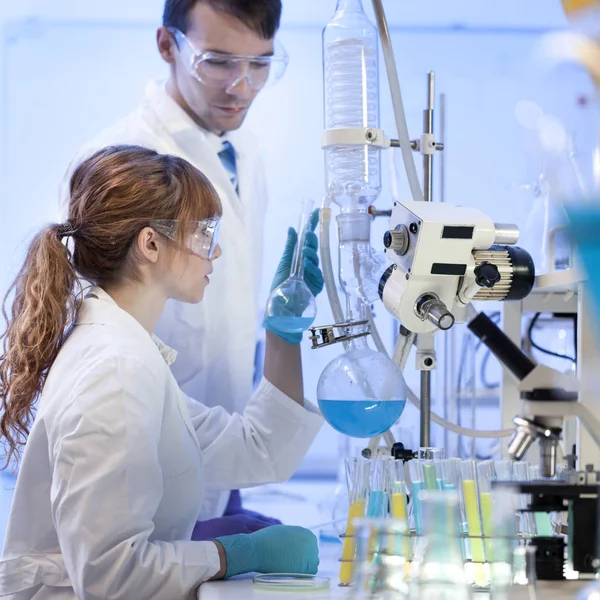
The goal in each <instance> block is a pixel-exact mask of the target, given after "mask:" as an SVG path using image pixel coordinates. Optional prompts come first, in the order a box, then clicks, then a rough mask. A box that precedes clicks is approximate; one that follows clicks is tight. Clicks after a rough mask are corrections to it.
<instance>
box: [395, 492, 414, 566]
mask: <svg viewBox="0 0 600 600" xmlns="http://www.w3.org/2000/svg"><path fill="white" fill-rule="evenodd" d="M392 517H393V518H394V519H400V520H401V521H404V523H405V524H406V526H407V531H406V534H407V535H408V511H407V510H406V494H401V493H396V494H392ZM402 538H403V539H402V556H404V558H406V560H409V559H410V544H409V542H408V537H406V535H404V536H402ZM390 541H391V540H390Z"/></svg>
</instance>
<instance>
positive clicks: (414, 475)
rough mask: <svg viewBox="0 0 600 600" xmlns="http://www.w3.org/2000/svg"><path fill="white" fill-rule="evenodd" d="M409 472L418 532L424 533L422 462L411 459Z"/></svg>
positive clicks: (414, 516) (411, 498) (413, 510)
mask: <svg viewBox="0 0 600 600" xmlns="http://www.w3.org/2000/svg"><path fill="white" fill-rule="evenodd" d="M408 472H409V475H410V502H411V505H412V514H413V520H414V526H415V532H416V533H417V534H422V533H423V508H422V506H421V500H420V499H419V494H420V492H421V491H423V489H425V484H424V483H423V474H422V472H421V463H420V461H418V460H411V461H410V462H409V463H408Z"/></svg>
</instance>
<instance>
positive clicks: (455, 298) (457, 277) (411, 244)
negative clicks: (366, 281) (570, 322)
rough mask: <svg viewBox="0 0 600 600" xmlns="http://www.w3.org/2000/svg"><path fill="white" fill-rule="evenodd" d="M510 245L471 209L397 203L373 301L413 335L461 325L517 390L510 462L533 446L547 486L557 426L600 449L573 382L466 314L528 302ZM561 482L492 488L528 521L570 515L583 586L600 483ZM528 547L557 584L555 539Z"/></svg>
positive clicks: (523, 272)
mask: <svg viewBox="0 0 600 600" xmlns="http://www.w3.org/2000/svg"><path fill="white" fill-rule="evenodd" d="M518 235H519V232H518V229H517V227H516V226H511V225H497V224H495V223H493V221H491V219H489V217H487V216H486V215H485V214H483V213H482V212H480V211H478V210H476V209H473V208H466V207H459V206H453V205H450V204H446V203H435V204H433V203H427V202H398V203H396V204H395V205H394V208H393V211H392V215H391V219H390V227H389V230H388V231H387V232H386V233H385V235H384V245H385V247H386V253H387V255H388V256H389V257H391V258H392V260H393V261H394V264H393V265H392V266H391V267H389V268H388V270H387V271H386V272H385V273H384V275H383V277H382V278H381V282H380V286H379V293H380V297H381V299H382V300H383V303H384V305H385V306H386V308H387V309H388V311H390V312H391V313H392V314H393V315H394V316H395V317H396V318H397V319H398V320H399V321H400V322H401V323H402V325H403V326H404V327H405V328H406V329H408V330H410V331H412V332H414V333H417V334H418V335H432V334H434V333H435V332H437V331H439V330H442V331H443V330H447V329H449V328H451V327H452V326H453V325H454V323H455V322H466V323H468V325H467V326H468V328H469V330H470V331H471V332H472V333H473V334H474V335H475V336H476V337H477V338H478V339H479V340H481V342H482V343H483V344H484V345H485V346H487V347H488V348H489V349H490V351H491V352H492V353H493V354H494V355H495V356H496V358H497V359H498V360H499V361H500V363H501V364H502V365H503V366H504V367H505V368H506V369H508V370H509V371H510V372H511V373H512V374H513V375H514V376H515V377H516V379H517V380H518V381H519V391H520V393H521V399H522V411H521V415H519V416H517V417H515V419H514V423H515V425H516V429H515V433H514V434H513V435H512V437H511V438H510V440H509V443H508V453H509V455H510V456H511V458H512V459H513V460H521V459H522V458H523V457H524V456H525V453H526V452H527V450H528V449H529V448H530V447H531V445H532V444H533V442H534V441H536V440H537V441H538V443H539V449H540V455H539V462H540V473H541V475H542V477H545V478H551V477H553V476H554V475H555V473H556V461H557V453H558V446H559V442H560V440H561V433H562V430H563V423H564V420H565V419H566V418H570V417H578V418H579V419H580V421H581V423H582V425H583V426H584V427H585V428H586V429H587V430H588V431H589V433H590V435H591V436H592V438H593V439H594V441H595V442H596V443H597V444H598V445H599V446H600V420H598V419H597V418H596V417H595V415H593V414H592V413H591V412H590V411H589V410H588V409H587V408H586V407H585V406H584V405H582V404H581V403H580V402H579V401H578V397H579V382H578V381H577V379H576V378H575V377H572V376H570V375H566V374H564V373H560V372H559V371H556V370H554V369H551V368H549V367H546V366H543V365H536V364H535V363H534V362H533V361H532V360H531V359H530V358H529V357H528V356H527V355H525V354H524V353H523V352H522V351H521V350H520V348H518V347H517V346H516V345H515V344H514V343H513V342H512V341H511V340H510V339H509V338H508V336H507V335H506V334H504V332H503V331H502V330H501V329H500V328H499V327H498V326H497V325H496V324H495V323H494V322H493V321H492V320H491V319H489V318H488V317H487V316H486V315H485V314H483V313H479V314H477V313H476V311H475V310H474V309H473V308H472V306H470V303H471V302H472V301H481V300H495V301H504V300H511V299H515V300H518V299H522V298H524V297H526V296H527V295H528V294H529V293H530V292H531V290H532V288H533V284H534V281H535V269H534V265H533V261H532V260H531V257H530V256H529V254H528V253H527V252H526V251H525V250H523V249H522V248H519V247H517V246H515V244H516V242H517V241H518ZM473 315H476V316H474V317H473ZM422 417H423V415H422ZM425 418H427V416H425ZM567 477H568V479H567V480H566V481H555V480H549V479H547V480H541V481H534V482H503V483H498V485H500V486H511V487H512V488H517V489H516V491H517V492H519V493H523V494H527V495H528V496H529V498H530V499H531V500H530V505H529V508H528V509H527V510H528V511H532V512H540V511H541V512H555V511H556V512H562V511H565V510H566V511H567V512H568V538H569V567H570V570H571V571H572V572H577V573H578V574H579V577H582V576H583V577H585V576H586V575H588V576H589V575H592V574H594V573H596V571H597V569H598V567H600V557H599V556H598V552H597V542H598V541H599V540H600V536H599V535H598V520H599V519H598V517H599V516H600V515H599V514H598V507H597V504H598V493H599V491H600V487H599V484H600V474H598V473H596V472H595V471H594V469H593V466H591V465H588V466H587V467H586V469H585V471H583V472H576V471H574V470H572V471H569V472H568V474H567ZM532 544H535V545H536V546H537V550H536V567H537V571H538V577H539V578H540V579H563V578H564V571H565V569H564V541H563V538H562V537H548V538H542V537H538V538H534V539H533V540H532Z"/></svg>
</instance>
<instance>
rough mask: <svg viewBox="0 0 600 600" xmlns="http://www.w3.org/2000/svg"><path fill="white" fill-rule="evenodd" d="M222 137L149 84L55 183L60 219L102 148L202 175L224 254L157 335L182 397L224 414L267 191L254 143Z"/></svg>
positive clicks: (243, 332) (247, 323) (251, 318)
mask: <svg viewBox="0 0 600 600" xmlns="http://www.w3.org/2000/svg"><path fill="white" fill-rule="evenodd" d="M223 139H227V140H229V141H230V142H231V143H232V144H233V146H234V148H235V149H236V153H237V172H238V184H239V195H238V194H237V193H236V191H235V189H234V187H233V186H232V184H231V181H230V179H229V173H228V172H227V171H226V170H225V168H224V167H223V165H222V164H221V161H220V159H219V156H218V152H219V150H220V149H221V144H222V141H223ZM223 139H221V138H219V137H217V136H216V135H214V134H212V133H210V132H207V131H204V130H203V129H201V128H200V127H198V125H197V124H196V123H195V122H194V121H193V120H192V119H191V118H190V116H189V115H188V114H187V113H186V112H185V111H184V110H183V109H182V108H181V107H180V106H178V105H177V103H176V102H175V101H174V100H173V99H172V98H171V97H170V96H169V95H168V94H167V92H166V91H165V86H164V83H161V82H155V81H151V82H150V83H149V84H148V86H147V88H146V93H145V96H144V98H143V100H142V102H141V103H140V105H139V106H138V107H137V108H136V109H135V110H134V111H133V112H131V113H130V114H129V115H127V116H126V117H124V118H123V119H121V120H120V121H118V122H116V123H114V124H112V125H111V126H110V127H108V128H107V129H105V130H104V131H103V132H101V133H100V134H99V135H98V136H96V137H95V138H94V139H93V140H91V141H90V142H89V143H87V144H85V145H84V146H83V147H82V148H81V149H80V151H79V152H78V153H77V155H76V156H75V158H74V159H73V161H72V163H71V165H70V167H69V169H68V172H67V174H66V175H65V178H64V181H63V184H62V186H61V217H62V219H66V218H67V214H68V204H69V179H70V177H71V174H72V173H73V170H74V169H75V168H76V167H77V166H78V165H79V164H80V163H81V162H82V161H83V160H84V159H86V158H88V157H89V156H90V155H91V154H93V153H94V152H96V151H97V150H99V149H100V148H103V147H105V146H110V145H114V144H137V145H140V146H145V147H147V148H152V149H153V150H156V151H158V152H161V153H163V154H174V155H176V156H180V157H182V158H184V159H186V160H187V161H189V162H190V163H191V164H193V165H194V166H195V167H196V168H198V169H200V171H202V172H203V173H204V174H205V175H206V176H207V177H208V179H209V180H210V181H211V183H212V184H213V186H214V187H215V189H216V190H217V192H218V194H219V197H220V198H221V203H222V205H223V218H222V220H221V230H220V239H221V247H222V248H223V255H222V256H221V258H219V261H218V263H217V264H216V265H215V270H214V272H213V274H212V276H211V278H210V279H211V284H210V292H209V293H208V294H207V295H206V298H205V299H204V300H203V301H202V302H201V303H200V304H184V303H181V302H175V301H174V300H170V301H169V302H167V306H166V307H165V310H164V312H163V314H162V317H161V318H160V320H159V322H158V325H157V328H156V334H157V335H158V336H159V337H160V339H161V340H162V341H163V342H164V343H165V344H167V345H168V346H170V347H171V348H173V349H175V350H176V351H177V355H178V359H177V362H176V363H175V364H174V365H173V369H172V370H173V374H174V375H175V379H176V380H177V382H178V383H179V385H180V387H181V389H182V390H183V391H184V392H185V393H186V394H188V395H189V396H190V397H192V398H202V399H203V401H204V402H206V404H207V405H208V406H215V405H218V403H220V402H222V403H223V404H222V406H224V407H225V408H226V409H227V410H228V411H229V412H242V411H243V410H244V406H245V405H246V402H247V401H248V398H250V395H251V394H252V390H253V377H254V358H255V349H256V342H257V329H258V327H259V326H260V323H259V313H262V309H263V306H264V304H263V303H264V302H265V301H266V298H263V299H259V290H260V283H261V276H262V254H263V229H264V219H265V212H266V209H267V188H266V183H265V176H264V168H263V164H262V158H261V154H260V152H259V144H258V140H257V138H256V137H255V136H254V135H252V134H251V133H250V132H248V131H246V130H245V128H243V127H242V129H241V130H238V131H233V132H230V133H228V134H227V135H226V136H225V138H223ZM228 498H229V494H228V493H225V494H224V493H216V492H209V493H208V494H207V495H206V497H205V500H204V505H203V510H202V513H201V517H202V518H203V519H210V518H213V517H220V516H221V515H222V514H223V511H224V510H225V506H226V505H227V500H228Z"/></svg>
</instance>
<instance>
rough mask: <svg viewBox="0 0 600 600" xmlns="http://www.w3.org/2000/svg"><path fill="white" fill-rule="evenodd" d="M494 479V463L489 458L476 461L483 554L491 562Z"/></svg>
mask: <svg viewBox="0 0 600 600" xmlns="http://www.w3.org/2000/svg"><path fill="white" fill-rule="evenodd" d="M494 479H495V473H494V463H493V462H492V461H491V460H483V461H481V462H480V463H477V484H478V486H479V502H480V504H481V520H482V523H483V535H484V536H485V537H486V538H488V539H485V554H486V557H487V559H488V562H492V561H493V560H494V559H493V558H492V546H493V543H492V539H491V537H492V536H493V535H494V533H493V530H494V526H493V497H492V481H493V480H494Z"/></svg>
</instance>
